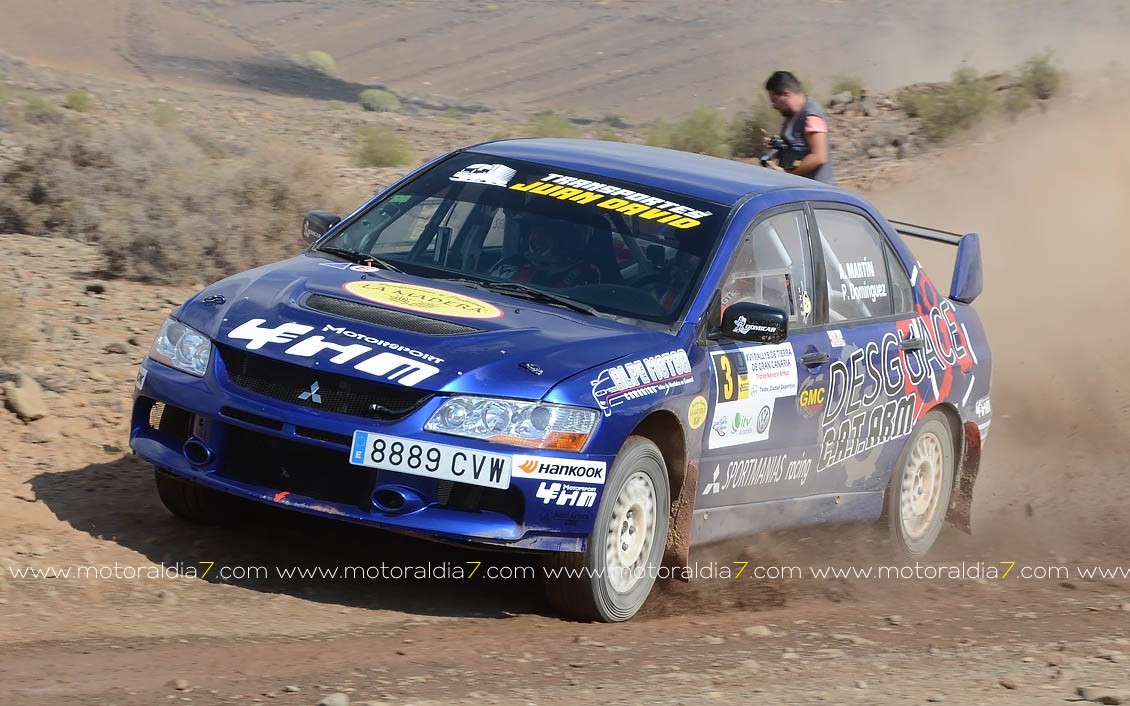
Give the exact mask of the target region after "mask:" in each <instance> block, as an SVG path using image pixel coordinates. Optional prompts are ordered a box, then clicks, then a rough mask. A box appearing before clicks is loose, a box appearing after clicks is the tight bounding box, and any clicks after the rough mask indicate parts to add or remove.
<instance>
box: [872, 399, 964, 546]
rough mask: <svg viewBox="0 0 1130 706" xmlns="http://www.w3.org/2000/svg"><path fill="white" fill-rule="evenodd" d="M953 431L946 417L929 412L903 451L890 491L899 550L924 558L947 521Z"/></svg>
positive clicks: (889, 510)
mask: <svg viewBox="0 0 1130 706" xmlns="http://www.w3.org/2000/svg"><path fill="white" fill-rule="evenodd" d="M953 475H954V448H953V435H952V432H951V431H950V426H949V424H947V423H946V420H945V417H943V416H942V415H941V414H939V413H936V412H934V413H931V414H928V415H926V417H924V418H923V420H922V421H921V422H920V423H919V424H918V426H917V428H915V430H914V432H913V434H912V435H911V437H910V441H908V442H907V444H906V448H905V449H903V452H902V455H901V456H900V457H899V464H898V466H897V467H896V468H895V472H894V475H893V476H892V478H891V490H890V493H888V496H887V517H888V520H889V524H890V531H891V539H892V540H893V541H894V543H895V546H896V547H897V548H898V551H899V553H901V554H902V555H903V556H905V557H908V558H910V559H921V558H922V557H923V556H925V555H926V552H928V551H929V550H930V547H932V546H933V545H934V542H935V541H936V540H937V539H938V535H939V534H940V533H941V531H942V527H943V526H944V524H945V520H946V512H947V511H948V509H949V503H950V494H951V491H952V490H953Z"/></svg>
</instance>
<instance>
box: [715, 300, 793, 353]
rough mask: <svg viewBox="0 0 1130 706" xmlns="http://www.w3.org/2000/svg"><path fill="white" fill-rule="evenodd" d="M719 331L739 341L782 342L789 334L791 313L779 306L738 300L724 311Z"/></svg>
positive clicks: (724, 335) (726, 336)
mask: <svg viewBox="0 0 1130 706" xmlns="http://www.w3.org/2000/svg"><path fill="white" fill-rule="evenodd" d="M719 333H720V334H721V335H722V336H723V337H725V338H732V339H734V340H737V341H753V342H755V343H780V342H781V341H784V340H785V339H786V338H788V335H789V315H788V314H787V313H785V311H784V309H778V308H777V307H773V306H766V305H764V304H757V303H756V302H737V303H735V304H731V305H730V306H728V307H726V311H724V312H723V313H722V330H721V331H720V332H719Z"/></svg>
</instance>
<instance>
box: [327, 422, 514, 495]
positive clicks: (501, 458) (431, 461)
mask: <svg viewBox="0 0 1130 706" xmlns="http://www.w3.org/2000/svg"><path fill="white" fill-rule="evenodd" d="M510 461H511V459H510V455H509V454H495V453H488V452H485V451H475V450H474V449H468V448H464V447H462V446H448V445H447V444H433V443H431V442H427V441H415V440H413V439H402V438H400V437H398V436H385V435H384V434H374V433H372V432H367V431H355V432H353V448H352V449H351V450H350V452H349V462H350V463H352V464H354V465H355V466H368V467H369V468H379V469H381V470H382V471H396V472H397V473H409V474H411V475H414V476H424V477H426V478H436V479H438V480H450V481H455V482H456V483H469V484H471V485H482V486H485V487H487V488H509V487H510Z"/></svg>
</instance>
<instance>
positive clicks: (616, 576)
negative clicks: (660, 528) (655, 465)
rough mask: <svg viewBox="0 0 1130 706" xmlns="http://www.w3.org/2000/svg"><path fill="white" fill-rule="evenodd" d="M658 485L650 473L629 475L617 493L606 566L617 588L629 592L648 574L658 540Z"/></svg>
mask: <svg viewBox="0 0 1130 706" xmlns="http://www.w3.org/2000/svg"><path fill="white" fill-rule="evenodd" d="M655 506H656V500H655V486H654V485H652V482H651V478H650V477H649V476H648V475H647V474H646V473H640V472H636V473H633V474H632V476H631V477H629V478H628V480H627V482H626V483H624V485H623V486H622V487H621V488H620V493H619V495H617V496H616V504H615V505H614V506H613V508H612V518H611V520H610V521H609V524H608V543H607V545H606V546H605V567H606V568H607V569H608V582H609V584H610V585H611V586H612V588H613V589H615V590H616V591H619V592H620V593H627V592H628V591H630V590H632V589H633V588H635V586H636V584H638V583H639V582H640V581H642V580H643V578H644V577H645V576H646V573H645V572H646V571H647V567H646V565H645V564H646V562H647V560H648V558H649V557H650V556H651V550H652V546H653V545H654V543H655Z"/></svg>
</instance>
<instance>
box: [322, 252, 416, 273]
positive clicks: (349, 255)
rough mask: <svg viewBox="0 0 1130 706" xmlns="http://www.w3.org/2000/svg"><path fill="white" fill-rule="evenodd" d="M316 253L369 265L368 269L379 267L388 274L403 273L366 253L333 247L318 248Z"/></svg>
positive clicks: (386, 261) (394, 266)
mask: <svg viewBox="0 0 1130 706" xmlns="http://www.w3.org/2000/svg"><path fill="white" fill-rule="evenodd" d="M318 252H326V253H329V254H331V255H337V256H339V257H344V258H345V259H346V260H349V261H350V262H356V263H357V264H359V265H369V266H370V267H380V268H381V269H384V270H389V271H390V272H404V270H402V269H400V268H399V267H397V266H396V265H394V264H392V263H391V262H389V261H388V260H382V259H381V258H379V257H377V256H375V255H370V254H369V253H367V252H360V251H358V250H350V249H349V248H335V247H332V246H331V247H324V248H318Z"/></svg>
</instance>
